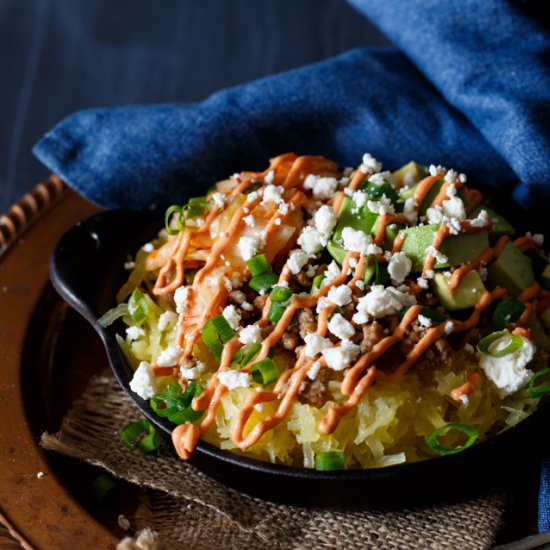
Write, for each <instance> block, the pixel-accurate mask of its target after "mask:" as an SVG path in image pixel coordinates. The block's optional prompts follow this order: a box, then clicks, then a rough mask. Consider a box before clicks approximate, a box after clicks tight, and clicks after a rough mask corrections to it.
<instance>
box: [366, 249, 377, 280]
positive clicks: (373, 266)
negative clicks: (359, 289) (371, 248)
mask: <svg viewBox="0 0 550 550" xmlns="http://www.w3.org/2000/svg"><path fill="white" fill-rule="evenodd" d="M377 268H378V259H377V258H376V256H375V255H374V254H369V255H368V256H367V260H366V262H365V272H364V273H363V282H364V283H365V284H366V285H368V284H369V283H370V282H371V281H372V278H373V277H374V276H375V275H376V270H377Z"/></svg>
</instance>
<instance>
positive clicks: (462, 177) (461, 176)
mask: <svg viewBox="0 0 550 550" xmlns="http://www.w3.org/2000/svg"><path fill="white" fill-rule="evenodd" d="M458 181H459V182H460V183H466V182H467V181H468V177H467V176H466V174H459V175H458Z"/></svg>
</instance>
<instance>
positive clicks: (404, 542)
mask: <svg viewBox="0 0 550 550" xmlns="http://www.w3.org/2000/svg"><path fill="white" fill-rule="evenodd" d="M139 418H141V416H140V412H139V410H138V409H137V408H136V407H135V405H134V404H133V403H132V401H131V400H130V398H129V397H128V396H127V395H126V394H125V393H124V391H123V390H122V389H121V388H120V386H119V385H118V384H117V383H116V381H115V380H114V379H113V377H112V376H110V375H103V376H99V377H96V378H94V379H92V380H91V382H90V384H89V386H88V388H87V390H86V391H85V393H84V394H83V396H82V397H81V398H80V399H79V400H78V401H77V402H75V404H74V405H73V407H72V409H71V410H70V411H69V412H68V414H67V415H66V417H65V418H64V420H63V423H62V426H61V430H60V431H59V432H58V433H56V434H43V435H42V438H41V444H42V446H43V447H44V448H45V449H49V450H54V451H58V452H60V453H63V454H65V455H69V456H72V457H75V458H78V459H81V460H84V461H86V462H88V463H90V464H94V465H97V466H101V467H102V468H104V469H105V470H107V471H109V472H110V473H111V474H112V475H114V476H116V477H119V478H123V479H125V480H127V481H130V482H133V483H136V484H138V485H140V486H142V487H145V488H147V489H148V490H147V492H146V493H145V495H146V496H145V497H144V499H143V502H142V503H141V505H140V506H139V507H138V510H137V512H136V514H135V516H134V517H132V518H129V519H130V520H131V525H132V528H135V529H136V530H137V529H142V528H144V527H150V528H151V529H153V530H154V531H157V532H158V534H159V541H160V544H161V546H162V547H165V548H170V549H172V548H193V549H195V550H201V549H205V550H206V549H211V548H215V547H218V548H223V549H246V548H255V547H257V546H258V545H259V544H261V545H263V547H264V548H273V549H281V550H285V549H299V548H315V549H328V548H331V549H332V548H334V549H338V548H346V549H349V548H366V549H369V548H373V549H374V548H376V549H379V548H384V549H385V548H389V549H394V548H396V549H397V548H398V549H408V548H414V549H417V548H426V549H434V550H435V549H451V548H452V549H462V548H463V549H468V550H472V549H478V548H479V549H485V548H490V547H491V544H492V542H493V540H494V537H495V534H496V531H497V529H498V525H499V521H500V518H501V515H502V512H503V509H504V502H505V496H504V494H503V493H502V492H501V491H498V490H492V491H488V492H485V493H484V494H480V495H478V496H476V497H475V498H469V499H466V500H460V501H453V502H448V503H442V504H441V503H439V504H438V505H437V506H435V505H434V506H423V507H418V508H407V509H402V510H392V511H377V510H371V509H369V510H353V511H342V510H326V509H325V510H323V509H313V508H302V507H297V506H287V505H281V504H275V503H272V502H268V501H264V500H261V499H258V498H254V497H251V496H248V495H245V494H242V493H239V492H237V491H235V490H233V489H230V488H228V487H225V486H224V485H223V484H221V483H218V482H216V481H214V480H212V479H210V478H209V477H207V476H206V475H204V474H202V473H201V472H199V471H198V470H196V469H195V468H194V467H193V466H190V465H189V464H186V463H184V462H182V461H181V460H180V459H179V458H178V457H177V456H176V455H175V453H174V452H173V451H172V449H171V448H170V447H169V445H165V446H164V448H163V449H162V450H161V451H160V453H159V455H156V456H144V455H141V454H140V453H138V452H132V451H130V450H129V449H127V448H126V447H125V446H124V445H123V444H122V443H121V442H120V439H119V435H118V433H119V431H120V429H121V428H122V427H123V426H124V425H126V424H127V423H128V422H131V421H133V420H137V419H139Z"/></svg>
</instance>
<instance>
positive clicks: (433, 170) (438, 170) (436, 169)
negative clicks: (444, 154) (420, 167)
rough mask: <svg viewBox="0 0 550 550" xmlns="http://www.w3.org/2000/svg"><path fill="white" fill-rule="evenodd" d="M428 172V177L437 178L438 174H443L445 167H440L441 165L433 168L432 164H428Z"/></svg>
mask: <svg viewBox="0 0 550 550" xmlns="http://www.w3.org/2000/svg"><path fill="white" fill-rule="evenodd" d="M428 170H429V172H430V176H437V175H438V174H441V173H442V172H445V166H441V164H438V165H437V166H435V165H434V164H430V167H429V169H428Z"/></svg>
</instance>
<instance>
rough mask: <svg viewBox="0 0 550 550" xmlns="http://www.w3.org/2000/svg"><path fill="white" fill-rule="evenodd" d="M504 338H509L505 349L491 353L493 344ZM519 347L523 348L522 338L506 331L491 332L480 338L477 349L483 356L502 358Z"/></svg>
mask: <svg viewBox="0 0 550 550" xmlns="http://www.w3.org/2000/svg"><path fill="white" fill-rule="evenodd" d="M506 337H509V338H510V342H509V343H508V345H506V347H504V348H503V349H501V350H498V351H491V349H490V348H491V344H493V342H496V341H497V340H499V339H500V338H506ZM521 346H523V338H522V337H521V336H518V335H517V334H513V333H511V332H509V331H508V330H502V331H500V332H493V333H491V334H489V335H487V336H485V337H484V338H482V339H481V340H480V341H479V343H478V345H477V349H478V350H479V351H480V352H481V353H483V355H488V356H489V357H504V356H505V355H508V354H509V353H512V352H514V351H516V350H517V349H519V348H521Z"/></svg>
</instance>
